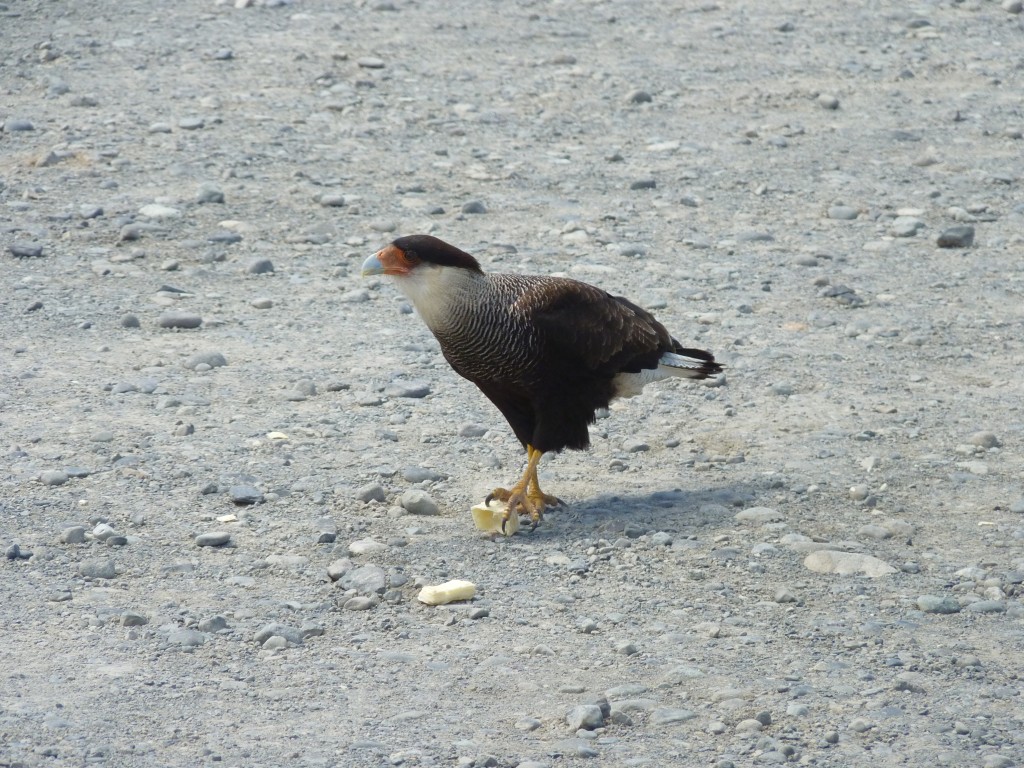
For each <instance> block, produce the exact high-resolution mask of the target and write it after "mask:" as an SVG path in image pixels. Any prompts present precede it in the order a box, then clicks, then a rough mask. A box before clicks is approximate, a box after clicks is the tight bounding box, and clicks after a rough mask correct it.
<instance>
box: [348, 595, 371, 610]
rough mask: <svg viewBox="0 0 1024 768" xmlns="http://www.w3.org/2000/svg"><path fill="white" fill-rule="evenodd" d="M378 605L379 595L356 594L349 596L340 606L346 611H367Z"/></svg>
mask: <svg viewBox="0 0 1024 768" xmlns="http://www.w3.org/2000/svg"><path fill="white" fill-rule="evenodd" d="M378 605H380V598H379V597H376V596H373V597H368V596H366V595H356V596H355V597H350V598H349V599H348V600H346V601H345V604H344V605H343V606H342V608H344V609H345V610H346V611H368V610H370V609H371V608H374V607H376V606H378Z"/></svg>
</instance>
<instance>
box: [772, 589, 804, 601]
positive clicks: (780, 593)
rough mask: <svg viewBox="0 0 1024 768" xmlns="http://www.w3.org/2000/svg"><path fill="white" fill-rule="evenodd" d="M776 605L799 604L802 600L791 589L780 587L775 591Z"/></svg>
mask: <svg viewBox="0 0 1024 768" xmlns="http://www.w3.org/2000/svg"><path fill="white" fill-rule="evenodd" d="M772 599H773V600H775V602H776V603H797V602H800V598H798V597H797V596H796V593H795V592H794V591H793V590H792V589H790V588H789V587H779V588H778V589H776V590H775V597H774V598H772Z"/></svg>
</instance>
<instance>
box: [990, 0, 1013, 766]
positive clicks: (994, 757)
mask: <svg viewBox="0 0 1024 768" xmlns="http://www.w3.org/2000/svg"><path fill="white" fill-rule="evenodd" d="M1014 2H1016V5H1017V10H1016V11H1011V13H1020V7H1021V3H1020V0H1014ZM1003 8H1006V3H1005V2H1004V3H1003ZM1015 765H1016V763H1015V762H1013V759H1012V758H1009V757H1007V756H1006V755H1000V754H991V755H985V757H984V758H982V761H981V768H1013V767H1014V766H1015Z"/></svg>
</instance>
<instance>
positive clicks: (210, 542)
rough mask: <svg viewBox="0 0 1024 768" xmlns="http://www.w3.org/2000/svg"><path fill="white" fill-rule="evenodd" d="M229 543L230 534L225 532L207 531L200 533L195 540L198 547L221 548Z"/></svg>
mask: <svg viewBox="0 0 1024 768" xmlns="http://www.w3.org/2000/svg"><path fill="white" fill-rule="evenodd" d="M229 541H231V534H230V533H228V532H227V531H209V532H207V533H200V534H199V535H198V536H196V538H195V542H196V546H198V547H223V546H224V545H225V544H227V543H228V542H229Z"/></svg>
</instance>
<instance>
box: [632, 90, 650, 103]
mask: <svg viewBox="0 0 1024 768" xmlns="http://www.w3.org/2000/svg"><path fill="white" fill-rule="evenodd" d="M626 101H628V102H629V103H630V104H650V103H651V102H652V101H654V99H653V98H652V97H651V94H649V93H648V92H647V91H642V90H636V91H632V92H630V94H629V96H627V97H626Z"/></svg>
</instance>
